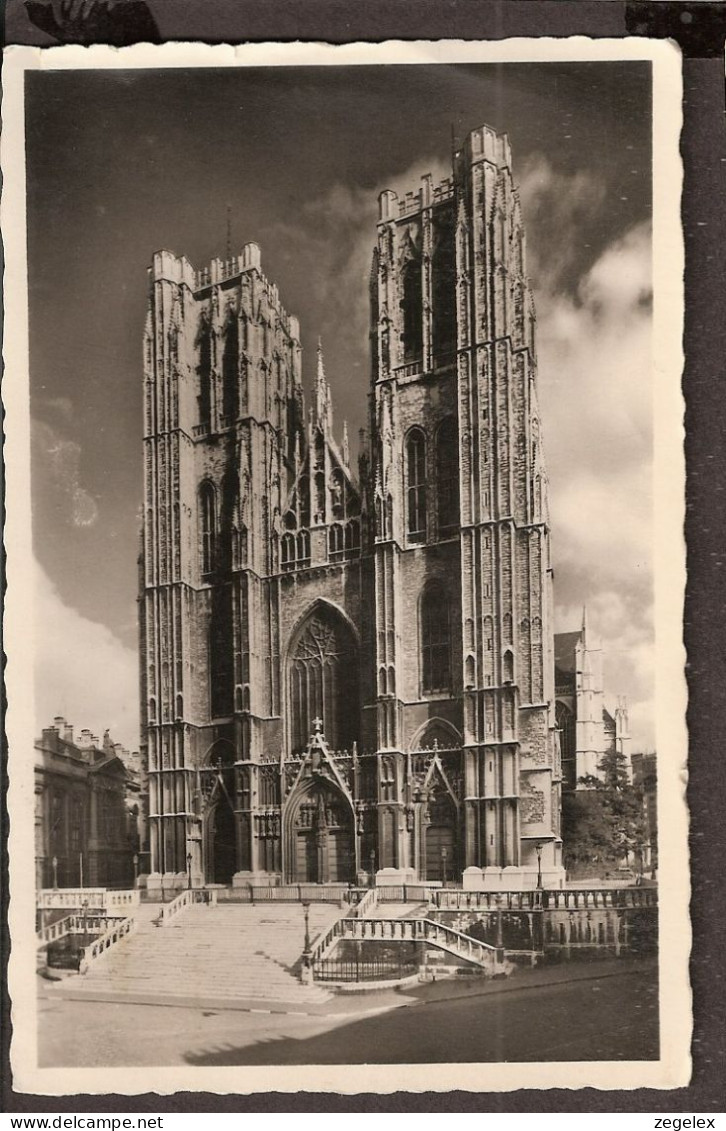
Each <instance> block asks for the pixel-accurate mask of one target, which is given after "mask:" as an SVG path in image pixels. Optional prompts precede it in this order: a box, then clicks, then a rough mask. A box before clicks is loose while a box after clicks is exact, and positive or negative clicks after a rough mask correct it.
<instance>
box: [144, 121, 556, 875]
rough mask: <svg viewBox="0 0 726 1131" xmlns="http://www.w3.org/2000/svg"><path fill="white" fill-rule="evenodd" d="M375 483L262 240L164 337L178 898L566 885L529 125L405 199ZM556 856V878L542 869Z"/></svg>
mask: <svg viewBox="0 0 726 1131" xmlns="http://www.w3.org/2000/svg"><path fill="white" fill-rule="evenodd" d="M371 243H372V247H373V246H374V245H375V246H374V250H373V265H372V272H371V286H370V301H371V320H370V341H371V384H370V396H369V406H370V409H369V411H370V424H369V429H368V432H367V434H365V435H363V436H362V438H361V450H360V454H359V458H358V461H357V467H354V466H353V463H352V461H351V455H350V446H349V441H348V435H347V429H346V427H345V425H343V427H342V428H338V427H337V426H336V424H335V421H334V417H333V408H332V402H331V392H330V386H329V384H328V380H327V377H326V373H325V368H324V362H323V355H322V349H320V348H319V349H318V356H317V359H316V364H315V377H314V394H313V397H312V403H311V404H310V406H309V407H306V404H305V398H304V396H303V386H302V357H301V348H300V332H299V326H298V323H297V320H296V319H295V318H294V317H293V316H291V315H289V314H287V313H286V311H285V309H284V307H283V305H282V302H281V298H280V294H279V292H278V289H277V287H276V286H275V285H274V284H273V283H271V282H269V281H268V280H267V279H266V277H265V275H264V274H263V272H262V266H261V256H260V250H259V248H258V247H257V245H256V244H248V245H247V246H246V247H245V248H244V249H243V251H242V253H241V255H239V256H238V257H230V258H229V259H227V260H226V261H220V260H214V261H213V262H212V263H211V265H210V267H209V268H205V269H202V270H199V271H195V270H194V269H193V268H192V266H191V265H190V263H189V262H188V261H187V260H186V259H185V258H183V257H182V258H179V257H177V256H176V255H173V254H172V253H171V252H168V251H162V252H159V253H157V254H156V255H155V256H154V258H153V263H152V266H151V268H150V272H149V304H148V318H147V324H146V332H145V339H144V381H145V427H144V490H145V500H144V526H143V547H142V556H141V562H140V582H141V589H140V634H141V654H142V676H141V683H142V723H143V734H144V755H145V758H146V760H147V764H148V775H149V816H148V821H149V832H150V851H151V874H150V876H149V877H148V883H149V886H150V888H154V887H157V888H158V887H159V886H169V887H174V886H179V885H181V884H183V883H186V882H189V881H191V882H193V883H201V882H207V883H210V882H213V883H225V884H229V883H232V884H244V883H248V882H250V881H252V880H253V881H254V882H256V883H264V882H270V883H277V882H280V881H282V882H313V883H316V882H328V881H343V882H347V881H353V880H356V879H363V878H364V875H365V876H370V874H371V873H375V876H376V879H377V881H378V882H386V881H389V880H390V881H394V880H395V881H401V880H404V881H406V880H414V879H426V880H430V881H438V882H441V881H446V880H448V881H451V880H461V879H462V877H463V883H464V885H465V886H467V887H470V888H491V887H507V888H513V887H521V886H534V884H535V883H536V879H537V872H538V863H539V861H541V869H542V874H543V877H544V880H545V883H547V884H556V885H558V886H559V885H560V883H561V881H562V878H563V871H562V867H561V840H560V783H561V768H560V759H559V745H558V736H557V726H556V719H555V681H554V643H553V641H554V637H553V624H552V569H551V560H550V531H549V518H548V509H547V473H546V468H545V461H544V453H543V439H542V423H541V419H540V413H539V409H538V404H537V380H536V347H535V313H534V305H533V301H532V295H531V292H530V288H529V285H528V281H527V276H526V267H525V236H524V231H523V226H522V218H521V212H520V204H519V200H518V195H517V190H516V187H515V185H514V182H513V179H512V173H511V157H510V150H509V143H508V140H507V138H506V137H505V136H503V135H498V134H496V133H495V132H494V131H493V130H491V129H489V128H487V127H482V128H481V129H477V130H475V131H474V132H473V133H471V134H470V135H469V136H468V138H467V139H466V141H465V143H464V144H463V145H462V146H461V148H460V149H459V150H458V151H457V152H456V153H455V154H454V155H453V160H452V171H451V176H450V177H449V178H448V179H446V180H445V181H444V182H443V183H441V184H434V183H433V182H432V179H431V177H424V178H423V180H422V182H421V184H420V186H419V187H418V188H417V189H416V190H415V191H413V192H411V193H407V194H406V195H405V196H404V197H398V196H397V195H396V194H395V193H393V192H384V193H382V195H381V197H380V201H379V220H378V226H377V232H372V233H371ZM538 858H539V861H538Z"/></svg>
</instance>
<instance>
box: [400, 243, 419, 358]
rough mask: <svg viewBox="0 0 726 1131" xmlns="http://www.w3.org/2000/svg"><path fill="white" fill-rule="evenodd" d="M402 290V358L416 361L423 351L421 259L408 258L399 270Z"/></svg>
mask: <svg viewBox="0 0 726 1131" xmlns="http://www.w3.org/2000/svg"><path fill="white" fill-rule="evenodd" d="M401 277H402V278H401V281H402V291H403V301H402V305H403V360H404V361H406V362H409V361H418V360H419V359H420V357H421V354H422V352H423V292H422V287H421V260H420V259H419V258H418V257H416V258H415V259H408V260H407V261H406V263H405V264H404V265H403V269H402V271H401Z"/></svg>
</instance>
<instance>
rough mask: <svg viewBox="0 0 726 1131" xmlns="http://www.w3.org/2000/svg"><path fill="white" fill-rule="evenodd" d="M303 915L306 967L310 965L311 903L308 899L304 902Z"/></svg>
mask: <svg viewBox="0 0 726 1131" xmlns="http://www.w3.org/2000/svg"><path fill="white" fill-rule="evenodd" d="M302 909H303V915H304V916H305V945H304V947H303V958H304V959H305V965H306V966H308V965H309V964H310V903H309V902H308V900H307V899H304V900H303V905H302Z"/></svg>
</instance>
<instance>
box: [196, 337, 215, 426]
mask: <svg viewBox="0 0 726 1131" xmlns="http://www.w3.org/2000/svg"><path fill="white" fill-rule="evenodd" d="M197 343H198V345H199V365H198V367H197V374H198V376H199V393H198V395H197V403H198V405H199V422H200V424H206V425H209V424H210V423H211V419H212V334H211V330H210V328H209V325H208V324H207V323H206V322H203V323H202V325H201V326H200V329H199V336H198V338H197Z"/></svg>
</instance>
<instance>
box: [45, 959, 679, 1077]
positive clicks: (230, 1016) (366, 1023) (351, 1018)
mask: <svg viewBox="0 0 726 1131" xmlns="http://www.w3.org/2000/svg"><path fill="white" fill-rule="evenodd" d="M545 975H546V977H545V978H543V975H542V973H541V972H539V971H523V972H521V973H518V974H517V975H515V978H516V979H517V982H516V983H515V982H510V983H509V984H508V985H507V986H506V987H497V986H492V985H491V984H489V985H488V986H486V987H484V986H481V985H479V986H477V985H471V986H462V985H460V984H453V985H452V984H451V983H449V984H446V985H444V984H441V983H439V984H437V985H434V986H422V987H416V988H415V989H413V990H410V991H407V992H406V993H405V994H395V995H394V994H387V995H376V996H375V997H368V996H366V997H365V998H360V997H357V996H356V997H355V998H349V999H343V998H338V999H336V1002H335V1004H334V1005H332V1006H331V1007H329V1010H330V1011H329V1012H328V1013H327V1014H324V1015H320V1016H312V1015H311V1016H300V1015H296V1014H290V1013H288V1014H279V1015H275V1014H273V1015H269V1014H264V1013H255V1012H241V1011H233V1010H218V1009H217V1010H211V1009H199V1008H178V1007H175V1006H172V1007H166V1006H151V1005H125V1004H117V1003H101V1002H86V1001H83V1002H79V1001H68V1000H62V999H55V1000H54V999H42V1000H41V1002H40V1033H39V1046H40V1063H41V1065H43V1066H47V1067H49V1066H64V1067H71V1066H79V1067H80V1066H88V1067H100V1066H113V1065H118V1066H127V1065H146V1066H151V1065H155V1066H167V1065H180V1064H188V1065H200V1066H206V1065H220V1066H221V1065H236V1064H248V1065H267V1064H361V1063H378V1064H400V1063H426V1062H447V1061H448V1062H462V1063H466V1062H477V1061H482V1062H487V1061H488V1062H498V1061H507V1060H512V1061H515V1060H516V1061H537V1060H565V1061H566V1060H648V1059H655V1058H657V1056H658V1040H657V1025H658V991H657V972H656V968H655V965H654V964H649V963H630V964H627V965H625V964H624V965H623V966H622V967H619V968H618V967H616V968H615V969H613V965H612V963H611V964H609V965H608V964H605V963H598V964H597V967H596V968H593V969H592V971H587V970H583V969H582V968H577V969H573V970H572V972H571V978H568V975H567V972H563V971H562V970H561V969H560V970H557V971H545ZM547 978H548V979H549V980H547ZM563 978H568V980H566V981H562V980H561V979H563ZM556 979H560V980H556ZM553 980H554V982H553ZM543 982H544V984H542V983H543ZM515 986H516V988H515ZM372 1010H378V1012H375V1013H372ZM71 1034H72V1036H71Z"/></svg>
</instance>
